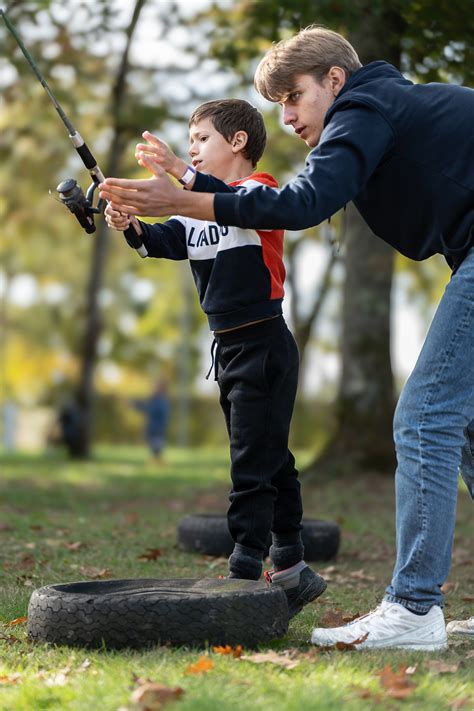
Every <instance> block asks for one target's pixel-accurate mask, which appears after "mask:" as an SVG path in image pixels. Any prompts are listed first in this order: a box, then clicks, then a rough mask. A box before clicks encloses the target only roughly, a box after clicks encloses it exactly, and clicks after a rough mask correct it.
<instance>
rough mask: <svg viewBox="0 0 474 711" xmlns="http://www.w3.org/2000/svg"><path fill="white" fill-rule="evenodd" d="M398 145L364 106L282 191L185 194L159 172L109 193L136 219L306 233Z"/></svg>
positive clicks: (343, 116) (338, 119)
mask: <svg viewBox="0 0 474 711" xmlns="http://www.w3.org/2000/svg"><path fill="white" fill-rule="evenodd" d="M393 142H394V137H393V131H392V129H391V127H390V125H389V124H388V123H387V121H386V120H385V119H384V118H383V117H382V116H381V115H380V114H378V113H377V112H376V111H375V110H373V109H371V108H369V107H367V106H357V107H354V108H348V109H346V110H344V111H339V112H337V114H336V115H335V117H334V119H333V120H331V122H330V123H329V124H328V125H327V127H326V128H325V130H324V132H323V135H322V137H321V142H320V144H319V145H318V146H317V147H316V148H315V149H314V150H313V151H312V152H311V153H310V155H309V156H308V159H307V164H306V168H305V169H304V170H303V171H301V173H299V174H298V175H297V176H296V178H294V179H293V180H291V181H290V182H289V183H287V185H285V186H284V187H283V188H281V190H276V189H274V188H270V187H267V186H262V187H258V188H254V189H252V190H240V191H239V192H238V193H235V194H226V193H216V194H215V195H213V194H209V193H196V192H193V191H186V190H179V189H177V188H175V187H174V186H173V185H172V184H171V182H170V181H169V179H168V178H167V177H166V176H164V174H163V170H161V169H158V168H157V169H156V170H155V178H151V179H150V180H118V179H116V178H108V179H107V180H106V181H105V183H104V184H103V187H104V189H103V192H101V196H102V197H105V198H107V199H108V200H110V201H111V202H112V204H113V205H114V206H115V207H116V209H118V210H120V211H122V212H128V213H130V214H132V215H148V216H155V215H156V216H162V215H173V214H178V215H183V216H187V217H193V218H196V219H201V220H212V221H216V222H218V224H220V225H236V226H237V227H244V228H253V229H263V230H265V229H289V230H300V229H305V228H307V227H311V226H313V225H318V224H319V223H320V222H322V221H323V220H325V219H327V218H328V217H330V216H331V215H333V214H334V213H335V212H337V210H339V209H340V208H341V207H343V205H345V204H346V203H347V202H349V201H350V200H352V199H353V198H354V197H355V196H356V195H357V194H358V193H359V192H360V191H361V190H362V188H363V187H364V185H365V184H366V182H367V180H368V179H369V178H370V176H371V175H372V173H373V172H374V170H375V169H376V168H377V166H378V165H379V163H380V162H381V160H382V159H383V158H384V156H385V155H387V153H388V152H389V151H390V150H391V148H392V146H393Z"/></svg>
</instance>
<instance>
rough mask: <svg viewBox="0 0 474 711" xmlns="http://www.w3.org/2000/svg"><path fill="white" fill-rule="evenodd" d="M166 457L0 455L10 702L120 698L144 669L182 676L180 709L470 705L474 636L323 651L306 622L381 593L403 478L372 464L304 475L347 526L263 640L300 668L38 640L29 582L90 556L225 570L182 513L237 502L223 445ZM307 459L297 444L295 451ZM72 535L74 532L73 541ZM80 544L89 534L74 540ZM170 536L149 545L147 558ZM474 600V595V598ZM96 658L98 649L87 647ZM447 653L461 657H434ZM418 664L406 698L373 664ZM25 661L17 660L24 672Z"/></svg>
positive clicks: (463, 580) (60, 703)
mask: <svg viewBox="0 0 474 711" xmlns="http://www.w3.org/2000/svg"><path fill="white" fill-rule="evenodd" d="M167 460H168V461H167V464H166V465H164V466H162V467H160V468H157V467H156V466H154V465H152V464H147V462H146V453H145V451H144V450H141V449H139V448H135V449H133V448H129V449H127V448H113V449H112V448H101V449H99V450H98V453H97V455H96V457H95V459H94V460H93V461H91V462H87V463H74V462H69V461H67V460H65V459H64V458H62V456H61V455H60V454H56V455H44V456H40V455H31V456H26V455H16V456H10V457H7V456H4V457H3V459H1V460H0V469H1V472H2V484H1V489H0V514H1V518H0V559H1V564H0V576H1V577H0V589H1V593H2V594H1V599H0V622H1V624H0V709H1V710H2V711H6V710H7V709H8V710H9V711H10V710H11V711H37V710H39V709H60V710H61V711H62V710H67V711H69V710H71V711H82V710H84V711H86V710H87V711H90V710H91V709H96V708H100V709H101V711H117V710H118V709H119V708H129V709H132V708H133V709H135V708H137V707H135V706H133V705H132V704H131V702H130V695H131V691H132V689H133V688H135V687H136V686H137V682H136V681H134V679H136V677H139V678H141V679H150V680H152V681H155V682H160V683H162V684H165V685H167V686H171V687H173V686H179V687H182V688H183V689H184V695H183V696H182V697H181V699H180V700H178V701H175V702H173V704H170V708H176V711H187V710H190V709H192V710H193V711H207V710H209V711H210V710H211V709H212V710H213V711H214V709H219V710H220V711H227V709H229V711H230V709H232V711H234V710H235V709H236V708H237V709H239V710H242V711H246V710H247V709H248V710H249V711H250V710H252V711H256V710H259V709H261V710H262V711H263V710H265V711H266V710H267V709H272V711H291V710H293V709H294V710H295V711H296V710H297V709H298V710H299V709H321V710H324V711H332V710H334V711H336V710H337V711H339V709H342V708H343V709H344V710H346V709H347V710H348V711H357V710H362V709H364V710H367V709H379V710H380V709H382V708H383V709H398V708H405V709H427V710H428V709H429V710H430V711H431V710H434V709H436V710H438V709H439V710H442V709H453V710H454V709H466V711H472V709H474V701H473V697H474V681H473V679H472V662H473V658H472V656H471V657H470V658H469V657H468V656H467V655H468V653H469V652H470V651H471V652H472V649H473V647H474V644H473V642H472V641H465V640H462V641H461V640H459V641H456V642H454V644H453V643H452V644H451V645H450V649H449V651H447V652H445V653H434V654H429V655H427V654H424V655H423V654H419V653H416V652H403V651H397V652H388V651H379V652H374V651H370V652H338V651H330V652H319V651H316V650H315V649H314V648H311V647H310V646H309V645H308V644H307V640H308V637H309V633H310V630H311V627H312V626H313V625H314V624H315V623H318V622H320V621H321V620H323V622H324V617H325V616H327V615H328V613H329V612H335V611H337V610H342V611H343V612H344V613H347V614H349V615H355V614H357V613H363V612H365V611H367V610H369V609H370V608H372V607H373V606H374V605H376V604H377V602H378V601H379V600H380V598H381V596H382V594H383V590H384V587H385V585H386V584H387V582H388V581H389V579H390V573H391V568H392V564H393V560H394V526H393V481H391V480H385V479H377V478H374V477H370V476H367V477H366V478H362V479H358V480H357V481H354V482H351V483H350V484H349V483H348V481H347V480H346V481H345V482H343V483H341V481H338V482H324V483H322V484H320V485H312V486H308V485H305V484H303V492H304V501H305V515H306V516H307V517H315V518H326V519H336V520H338V521H339V523H340V525H341V528H342V532H343V539H342V545H341V551H340V554H339V556H338V559H337V560H336V561H331V562H330V563H323V564H321V565H320V566H319V567H320V568H323V570H324V569H325V571H326V572H325V576H326V577H327V578H328V579H329V582H330V586H329V587H328V591H327V592H326V594H325V595H324V597H323V598H322V599H321V601H318V602H317V603H314V604H312V605H309V606H308V607H307V608H305V610H304V611H303V612H302V613H301V614H300V615H299V616H298V617H297V618H295V620H294V621H293V622H292V623H291V625H290V629H289V633H288V635H287V636H286V637H285V638H284V639H282V640H278V641H276V642H273V643H271V644H269V645H266V646H264V647H262V649H261V650H260V651H273V652H275V653H280V654H282V653H283V652H284V650H287V649H292V650H294V651H293V652H292V654H293V655H294V656H295V658H296V659H297V660H298V661H299V664H298V666H296V667H295V668H294V669H284V668H281V667H279V666H276V665H274V664H271V663H267V664H254V663H251V662H248V661H242V660H236V659H233V658H230V657H227V656H221V655H217V654H214V653H212V651H208V652H206V653H207V654H209V657H210V658H211V659H212V661H213V663H214V667H213V668H212V669H211V670H210V671H208V672H207V673H203V674H199V675H190V674H187V673H186V670H187V668H188V667H189V665H190V664H193V663H195V662H196V661H197V660H198V659H199V657H200V656H201V654H203V652H202V650H196V649H170V648H164V647H157V648H155V649H152V650H147V651H144V652H131V651H129V652H112V651H90V650H78V649H76V650H72V649H68V648H52V647H49V646H47V645H39V644H35V645H33V644H31V643H30V642H28V640H27V638H26V630H25V625H24V624H19V625H16V626H13V627H11V626H8V623H9V622H10V621H11V620H13V619H14V618H18V617H21V616H22V615H25V614H26V609H27V604H28V599H29V596H30V594H31V591H32V589H33V588H37V587H40V586H42V585H46V584H50V583H55V582H67V581H73V580H80V579H86V576H85V575H84V574H83V573H81V568H82V566H95V567H96V568H99V569H104V568H107V569H108V570H109V571H110V574H111V576H112V577H117V578H119V577H120V578H121V577H123V578H127V577H130V578H138V577H157V578H172V577H210V576H212V577H213V576H217V575H219V574H225V572H226V565H225V561H223V560H217V561H216V560H214V559H210V558H206V557H204V556H198V555H192V554H187V553H183V552H182V551H180V550H179V549H178V548H177V546H176V543H175V531H176V525H177V523H178V521H179V520H180V518H181V517H182V516H183V515H185V514H186V513H190V512H206V511H209V512H222V511H223V510H225V508H226V504H227V489H228V467H227V454H226V452H225V451H224V450H205V449H201V450H193V451H189V452H184V451H179V450H173V451H169V452H168V453H167ZM304 460H305V456H304V454H302V455H301V456H300V457H299V462H300V464H303V463H304ZM471 511H472V509H471V502H470V499H469V497H468V496H467V494H466V493H465V491H464V490H463V489H460V496H459V506H458V521H457V528H456V541H455V550H454V557H453V568H452V572H451V576H450V580H449V584H448V588H447V596H446V603H447V606H446V617H447V619H453V618H462V617H466V616H468V615H469V614H472V603H471V605H470V603H469V602H468V601H463V598H469V597H471V596H472V594H473V593H472V583H473V575H474V574H473V566H472V528H471V527H470V526H471V523H470V517H471V516H472V514H471ZM70 544H76V545H75V546H72V547H71V546H70ZM79 544H80V545H79ZM148 548H159V549H160V550H161V551H162V555H161V556H159V557H158V558H157V559H156V560H154V561H140V560H138V558H139V556H140V555H141V554H143V553H144V552H145V551H146V549H148ZM470 607H471V609H470ZM86 660H88V661H86ZM433 660H442V661H444V662H447V663H449V664H451V665H454V666H453V667H452V669H457V670H456V671H455V672H454V673H452V672H451V673H450V672H447V673H438V672H437V670H436V669H435V668H434V667H433V666H431V668H430V662H432V661H433ZM388 665H390V666H391V667H392V669H395V670H396V669H399V668H400V667H401V666H403V667H406V666H411V667H416V669H415V672H414V674H413V675H412V676H410V679H411V680H412V682H413V684H414V686H413V688H412V691H409V695H408V697H407V698H406V699H404V700H398V699H396V698H393V696H391V695H390V692H389V690H388V689H386V688H385V689H384V688H382V686H381V683H380V677H379V675H378V672H380V671H381V670H382V669H384V668H385V667H387V666H388ZM16 675H18V676H16Z"/></svg>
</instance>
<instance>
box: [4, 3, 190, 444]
mask: <svg viewBox="0 0 474 711" xmlns="http://www.w3.org/2000/svg"><path fill="white" fill-rule="evenodd" d="M145 4H146V3H145V2H144V0H140V1H138V0H137V1H136V2H135V4H134V12H133V14H132V20H131V21H130V19H129V17H124V14H123V12H122V13H120V12H117V8H116V4H115V3H113V2H110V1H109V0H100V2H98V3H95V4H94V5H91V4H90V3H87V2H78V3H75V5H74V7H71V6H64V4H63V3H57V2H42V3H41V5H39V4H38V3H36V2H35V3H30V2H23V3H22V2H18V3H16V4H15V5H14V6H12V7H11V10H10V12H9V15H10V18H11V19H12V21H13V22H14V23H15V25H16V26H17V27H18V28H19V31H20V34H21V35H22V36H23V38H24V40H25V42H26V45H27V46H28V48H29V50H30V51H31V53H32V55H33V56H34V57H35V58H36V60H37V61H38V64H39V66H40V68H41V70H42V72H43V73H44V75H45V76H46V77H47V79H48V82H49V83H50V85H51V87H52V88H53V91H54V93H55V94H56V95H57V97H58V100H59V101H60V103H61V105H62V106H63V107H64V109H65V111H66V113H67V114H68V116H70V118H71V119H72V120H73V123H75V124H76V125H77V126H78V128H79V130H80V132H81V133H82V134H83V135H84V136H85V137H86V139H87V141H88V142H89V143H90V145H91V147H92V148H93V150H94V154H95V155H96V157H97V158H98V159H99V162H100V164H101V165H102V167H103V169H104V172H105V173H106V174H109V175H110V174H119V173H122V174H130V173H132V174H133V171H137V170H138V169H137V166H136V164H135V162H134V160H133V148H132V146H133V144H134V143H135V142H136V141H137V140H138V138H139V137H140V134H141V132H142V131H143V130H144V129H145V128H150V129H151V130H156V129H157V128H158V127H159V126H160V125H161V124H162V123H163V122H164V121H165V120H166V119H168V118H169V117H170V116H172V115H173V112H175V110H176V108H179V105H178V106H175V105H173V106H172V112H171V111H170V110H169V109H168V102H167V101H166V100H165V97H164V95H163V94H164V92H163V86H164V85H165V83H166V82H168V83H170V82H172V81H173V73H176V72H177V71H178V67H177V66H175V65H173V61H174V62H176V60H173V59H172V58H171V59H170V60H167V59H165V58H164V60H163V61H162V62H160V66H159V67H156V66H153V65H152V63H151V62H150V61H149V56H147V55H146V54H143V56H142V57H141V58H140V62H137V61H136V60H135V59H134V58H131V55H130V49H131V46H132V41H133V36H134V34H135V32H136V28H137V25H138V21H139V16H140V15H141V13H142V11H143V9H144V7H145ZM131 9H133V8H131ZM147 9H148V10H149V12H148V16H147V17H148V20H149V21H150V20H151V21H152V22H153V30H154V35H155V38H156V41H157V42H160V41H164V39H165V38H167V37H168V36H169V35H170V32H171V31H172V29H173V27H174V25H176V24H179V15H178V12H177V9H176V6H175V4H174V3H169V4H168V5H167V7H166V12H165V8H163V7H162V6H160V5H159V4H156V3H153V2H148V8H147ZM0 38H1V40H2V44H4V46H5V47H6V53H5V56H3V57H1V58H0V68H1V70H2V79H1V83H2V96H1V99H0V129H1V137H0V181H1V185H2V191H1V195H2V197H1V198H0V211H1V217H2V221H3V222H2V223H3V225H4V227H5V237H6V239H5V240H2V245H1V248H0V249H1V257H2V260H1V263H2V267H1V270H0V271H1V275H0V277H1V279H2V280H3V281H4V282H5V284H3V285H1V286H2V309H1V318H2V355H3V357H4V360H5V362H6V366H5V368H4V369H3V373H4V381H5V383H4V385H5V388H4V389H3V388H2V390H4V391H5V392H6V390H7V389H9V390H10V391H12V390H16V394H17V395H18V394H20V393H23V397H24V398H28V399H29V400H30V402H31V401H32V400H37V399H38V397H43V398H44V397H45V396H47V395H48V391H51V390H52V388H53V390H54V377H55V373H57V374H58V376H59V378H60V381H59V383H58V386H59V387H60V388H64V386H65V383H64V379H65V378H66V379H67V380H74V381H75V383H76V384H75V391H76V395H75V397H76V400H77V402H78V404H79V406H80V409H81V413H82V417H81V421H82V422H83V427H82V428H81V431H80V433H79V434H80V436H79V438H78V441H77V443H76V447H75V451H74V454H75V455H76V456H86V455H87V453H88V451H89V447H90V442H91V429H90V423H91V421H92V417H91V415H92V410H93V399H94V398H93V393H94V372H95V369H96V364H97V360H98V357H100V358H101V360H103V361H104V365H107V364H111V363H112V362H113V361H114V360H115V359H118V360H120V361H121V362H122V364H123V367H124V369H126V370H128V372H130V368H135V367H136V368H138V369H139V373H140V371H141V376H142V378H143V379H144V380H145V379H148V378H154V377H156V372H154V371H155V370H156V368H157V364H159V363H160V362H173V360H174V354H173V350H174V349H177V347H178V344H179V342H180V340H181V338H182V337H181V334H180V333H179V327H178V326H177V320H178V314H179V312H180V311H181V310H182V308H183V298H182V295H181V293H177V294H176V291H177V287H176V268H177V267H176V265H173V264H169V263H166V264H160V272H159V274H160V280H159V283H158V285H156V284H155V282H156V277H155V276H154V275H155V273H156V269H157V263H156V262H155V263H153V260H150V262H148V260H144V261H143V262H142V261H141V260H140V259H139V258H137V257H136V256H135V254H134V252H132V251H130V249H129V248H128V246H127V245H126V244H125V243H124V242H123V240H122V238H121V237H120V236H119V235H117V234H116V233H108V232H107V231H106V230H105V226H104V223H103V221H102V220H101V219H97V226H98V229H97V232H96V233H95V234H94V235H92V236H90V237H89V236H86V235H85V234H84V233H82V231H81V229H80V227H79V225H78V224H77V223H76V222H75V220H74V218H73V217H72V215H70V213H68V212H67V211H66V210H64V208H62V207H60V206H59V205H58V206H56V204H55V203H51V204H50V209H49V210H48V208H47V206H45V199H44V194H45V191H46V189H47V188H46V186H51V185H55V184H57V183H58V182H59V179H60V177H61V178H63V177H64V173H63V171H65V169H66V167H67V170H68V172H69V173H70V174H77V176H78V178H79V181H80V182H81V181H83V180H84V174H85V171H84V168H83V166H82V164H81V163H80V161H79V159H78V158H77V157H76V156H75V152H74V151H73V150H72V149H71V146H70V143H69V141H68V139H67V136H66V133H65V130H64V133H62V130H63V129H62V128H61V124H60V120H59V118H58V117H57V115H56V112H55V111H54V108H53V107H52V105H51V104H50V103H49V100H48V98H47V97H46V95H45V93H44V91H43V89H42V88H41V86H40V85H39V83H38V82H36V80H35V79H34V77H33V75H32V74H31V70H30V68H29V67H28V65H27V63H26V62H25V60H24V58H23V56H22V55H21V53H20V52H19V50H18V48H17V46H16V44H15V42H14V40H13V38H11V37H10V36H9V35H8V33H7V32H6V28H5V27H4V26H3V23H0ZM3 40H5V42H4V43H3ZM121 45H122V47H123V48H122V50H121V54H120V52H119V50H120V49H121ZM184 55H185V53H184V52H183V55H182V56H184ZM134 56H135V57H136V56H140V55H139V52H137V51H135V54H134ZM188 63H189V61H188ZM180 71H181V72H182V69H180ZM114 77H115V78H114ZM19 79H20V81H19ZM111 86H112V90H111V89H110V87H111ZM190 95H191V93H190V94H189V96H190ZM25 106H28V111H25ZM31 116H34V117H35V120H34V121H33V122H32V121H31ZM52 217H54V219H52ZM109 234H110V236H108V235H109ZM76 235H78V238H77V239H75V236H76ZM71 238H72V239H71ZM110 243H111V244H113V250H112V252H110ZM116 244H118V247H117V248H116V247H115V245H116ZM109 252H110V254H109ZM106 263H107V265H108V266H107V271H105V265H106ZM22 275H23V276H24V280H23V281H24V283H26V281H25V280H26V278H27V277H28V280H29V281H28V283H29V285H30V287H31V288H32V289H33V291H34V294H33V296H32V299H31V300H30V301H28V303H27V300H26V301H25V299H23V303H22V299H18V294H16V297H15V298H13V297H12V292H13V291H15V286H17V287H19V285H20V283H22V282H21V278H22ZM84 283H86V284H87V287H86V290H85V293H84V292H83V285H84ZM16 291H18V289H16ZM178 292H179V289H178ZM171 294H172V295H173V297H172V298H170V295H171ZM152 310H153V316H151V315H150V316H149V312H151V311H152ZM197 314H198V310H197V308H196V310H194V309H193V312H192V314H191V318H190V329H191V330H195V329H196V328H197V325H198V321H199V317H198V316H197ZM7 336H8V338H7ZM134 336H136V337H134ZM163 337H164V338H165V339H166V340H167V341H168V344H169V345H168V347H167V348H165V347H164V345H163V348H161V346H160V341H162V340H163ZM28 352H30V353H32V352H35V353H36V357H35V362H36V364H37V366H38V367H37V370H36V376H37V377H36V378H35V379H34V382H33V385H32V384H31V383H30V382H29V378H28V373H29V372H30V370H29V369H26V368H24V363H23V359H20V358H19V354H20V353H25V354H26V353H28ZM40 353H41V354H43V355H42V356H41V357H40ZM191 355H192V358H193V361H192V362H193V363H195V362H196V354H195V353H192V354H191ZM40 364H42V365H43V366H44V369H45V371H46V373H45V372H44V371H43V377H41V376H40V377H38V374H39V371H41V367H40ZM46 364H48V365H46ZM103 372H104V373H105V371H103ZM45 374H47V375H48V377H46V378H45ZM51 377H52V378H53V381H51ZM61 382H62V385H61ZM127 382H131V379H128V381H127ZM135 386H136V383H135ZM144 387H146V388H148V387H149V384H148V383H146V385H144Z"/></svg>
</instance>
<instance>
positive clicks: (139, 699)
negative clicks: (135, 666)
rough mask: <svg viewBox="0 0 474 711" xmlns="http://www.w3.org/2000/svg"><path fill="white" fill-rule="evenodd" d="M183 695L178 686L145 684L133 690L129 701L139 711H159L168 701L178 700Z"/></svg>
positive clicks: (182, 690)
mask: <svg viewBox="0 0 474 711" xmlns="http://www.w3.org/2000/svg"><path fill="white" fill-rule="evenodd" d="M183 694H184V689H182V688H181V687H180V686H174V687H169V686H164V684H156V683H154V682H147V683H145V684H143V685H142V686H139V687H138V689H135V691H134V692H133V694H132V696H131V701H132V703H134V704H136V706H137V709H139V710H140V711H159V710H160V709H162V708H163V706H164V705H165V704H167V703H169V702H170V701H176V700H177V699H180V698H181V697H182V696H183Z"/></svg>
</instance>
